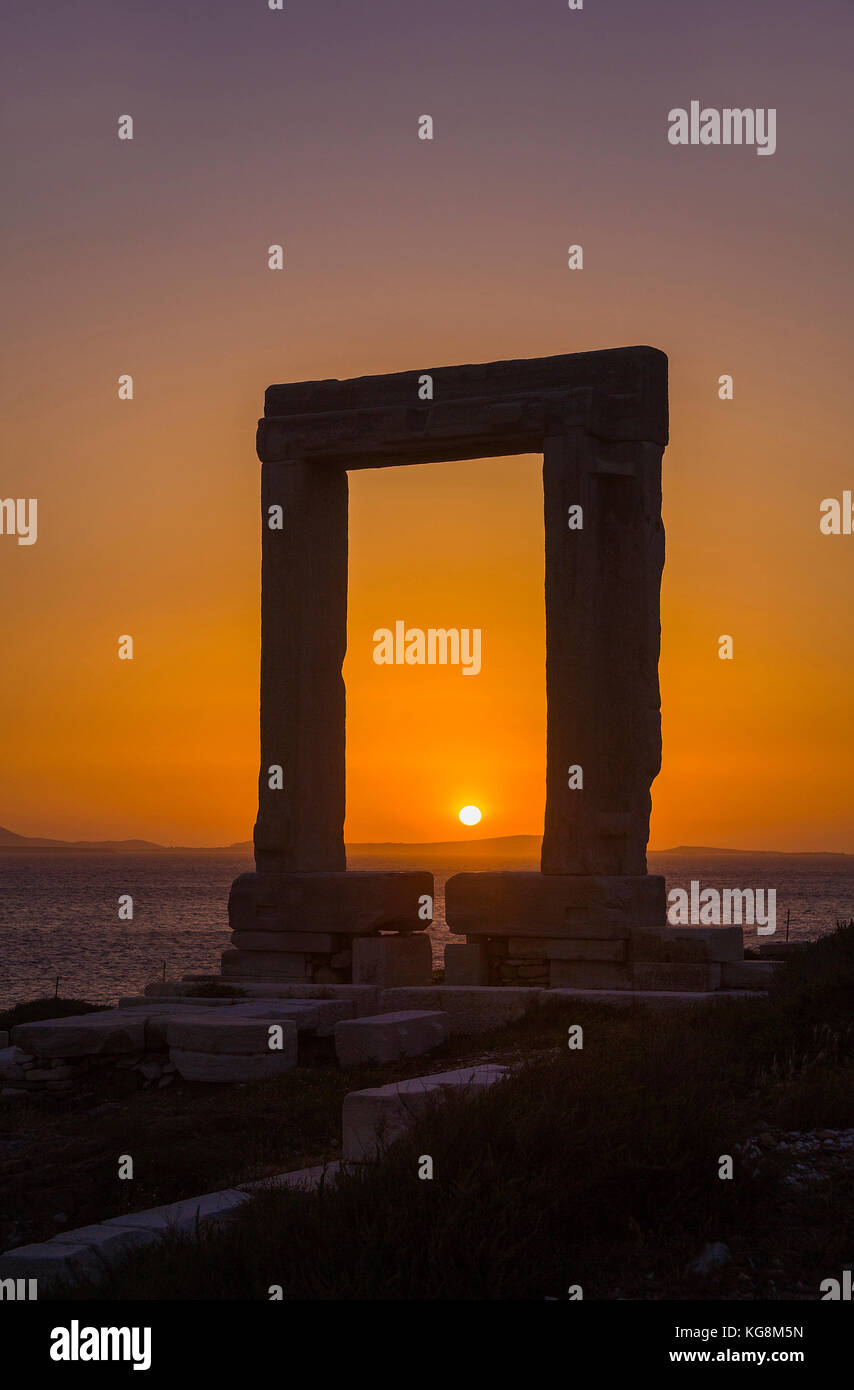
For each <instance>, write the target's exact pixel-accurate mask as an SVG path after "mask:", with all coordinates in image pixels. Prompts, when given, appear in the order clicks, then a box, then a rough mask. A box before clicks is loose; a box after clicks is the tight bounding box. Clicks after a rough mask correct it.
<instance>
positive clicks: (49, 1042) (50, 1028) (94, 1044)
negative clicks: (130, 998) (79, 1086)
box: [12, 1009, 146, 1057]
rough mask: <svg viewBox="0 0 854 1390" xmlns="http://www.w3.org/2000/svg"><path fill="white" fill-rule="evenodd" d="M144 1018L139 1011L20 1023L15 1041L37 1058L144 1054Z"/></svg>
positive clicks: (14, 1036)
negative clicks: (129, 1053)
mask: <svg viewBox="0 0 854 1390" xmlns="http://www.w3.org/2000/svg"><path fill="white" fill-rule="evenodd" d="M145 1025H146V1018H145V1015H144V1014H142V1013H140V1011H139V1010H138V1009H126V1010H120V1009H111V1010H109V1011H108V1012H106V1013H97V1014H77V1015H75V1016H74V1017H72V1018H49V1019H45V1020H44V1021H43V1022H40V1023H19V1024H18V1025H17V1027H16V1028H13V1029H12V1040H13V1042H14V1043H15V1044H16V1045H17V1046H18V1047H21V1048H23V1050H24V1051H25V1052H29V1053H31V1054H33V1055H34V1056H37V1057H91V1056H100V1055H110V1054H117V1053H128V1052H144V1051H145V1045H146V1040H145Z"/></svg>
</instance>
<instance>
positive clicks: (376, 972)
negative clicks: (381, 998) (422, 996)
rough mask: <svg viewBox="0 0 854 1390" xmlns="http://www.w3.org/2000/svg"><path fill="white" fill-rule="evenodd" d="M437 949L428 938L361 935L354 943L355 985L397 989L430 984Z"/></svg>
mask: <svg viewBox="0 0 854 1390" xmlns="http://www.w3.org/2000/svg"><path fill="white" fill-rule="evenodd" d="M432 974H433V948H432V946H431V944H430V938H429V937H428V936H359V937H356V938H355V940H354V941H353V983H354V984H357V985H376V986H378V987H379V988H380V989H393V988H395V987H396V986H399V985H401V986H402V985H429V984H430V980H431V978H432Z"/></svg>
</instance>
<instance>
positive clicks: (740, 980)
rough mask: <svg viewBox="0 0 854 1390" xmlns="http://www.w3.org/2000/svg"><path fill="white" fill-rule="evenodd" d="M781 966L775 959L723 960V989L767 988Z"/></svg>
mask: <svg viewBox="0 0 854 1390" xmlns="http://www.w3.org/2000/svg"><path fill="white" fill-rule="evenodd" d="M779 968H780V962H778V961H774V960H726V961H723V963H722V964H721V989H767V988H768V986H769V985H770V983H771V981H772V980H773V978H774V976H775V974H776V972H777V971H778V970H779Z"/></svg>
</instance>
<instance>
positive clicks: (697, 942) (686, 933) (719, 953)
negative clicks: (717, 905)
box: [629, 926, 744, 964]
mask: <svg viewBox="0 0 854 1390" xmlns="http://www.w3.org/2000/svg"><path fill="white" fill-rule="evenodd" d="M629 954H630V956H631V959H632V960H636V961H665V962H668V961H669V962H673V963H674V964H677V963H688V962H692V961H693V962H697V963H706V964H708V963H720V962H721V961H725V960H730V961H739V960H743V959H744V933H743V931H742V929H741V927H667V926H661V927H655V928H646V929H644V928H636V929H633V931H632V933H631V937H630V941H629Z"/></svg>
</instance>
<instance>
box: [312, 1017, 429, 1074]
mask: <svg viewBox="0 0 854 1390" xmlns="http://www.w3.org/2000/svg"><path fill="white" fill-rule="evenodd" d="M447 1039H448V1015H447V1014H446V1013H441V1012H432V1013H428V1012H426V1011H419V1010H415V1009H406V1010H403V1011H401V1012H399V1013H391V1014H377V1015H376V1016H375V1017H374V1018H354V1019H350V1020H349V1021H347V1022H344V1023H336V1025H335V1052H336V1055H337V1057H338V1061H339V1063H340V1065H341V1066H342V1067H359V1066H363V1065H364V1064H365V1063H368V1062H397V1061H399V1060H400V1058H401V1057H418V1056H420V1055H421V1054H422V1053H424V1052H432V1051H433V1049H434V1048H436V1047H441V1045H442V1043H444V1042H447Z"/></svg>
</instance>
